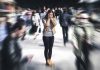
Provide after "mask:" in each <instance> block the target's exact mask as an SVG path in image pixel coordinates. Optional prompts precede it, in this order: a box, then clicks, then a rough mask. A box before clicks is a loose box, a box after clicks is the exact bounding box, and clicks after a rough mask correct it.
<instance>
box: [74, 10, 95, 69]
mask: <svg viewBox="0 0 100 70" xmlns="http://www.w3.org/2000/svg"><path fill="white" fill-rule="evenodd" d="M74 22H75V26H74V38H73V39H74V40H76V41H77V45H76V44H75V41H73V43H72V44H73V46H74V54H75V56H76V67H77V70H82V67H83V69H84V70H90V69H89V66H90V61H89V48H90V47H91V44H92V38H93V31H94V27H93V25H92V23H90V22H89V14H88V13H87V12H86V11H81V12H79V13H78V14H77V16H76V20H75V21H74Z"/></svg>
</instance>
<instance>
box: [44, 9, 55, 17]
mask: <svg viewBox="0 0 100 70" xmlns="http://www.w3.org/2000/svg"><path fill="white" fill-rule="evenodd" d="M49 13H53V18H55V13H54V12H53V11H52V10H48V12H47V14H46V16H45V19H48V14H49Z"/></svg>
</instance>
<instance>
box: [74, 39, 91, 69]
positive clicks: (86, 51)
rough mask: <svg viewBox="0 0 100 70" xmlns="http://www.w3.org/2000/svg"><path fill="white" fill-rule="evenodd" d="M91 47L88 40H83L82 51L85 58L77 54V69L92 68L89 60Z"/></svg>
mask: <svg viewBox="0 0 100 70" xmlns="http://www.w3.org/2000/svg"><path fill="white" fill-rule="evenodd" d="M89 47H91V45H90V44H88V43H87V42H86V41H83V42H82V53H83V57H84V60H83V59H81V58H80V57H78V56H76V58H77V59H76V67H77V70H91V69H90V67H91V64H90V60H89Z"/></svg>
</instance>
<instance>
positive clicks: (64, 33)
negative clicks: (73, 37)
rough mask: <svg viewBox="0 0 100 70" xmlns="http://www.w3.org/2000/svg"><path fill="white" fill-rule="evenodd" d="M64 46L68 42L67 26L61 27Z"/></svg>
mask: <svg viewBox="0 0 100 70" xmlns="http://www.w3.org/2000/svg"><path fill="white" fill-rule="evenodd" d="M62 31H63V42H64V45H65V44H66V42H67V41H68V26H62Z"/></svg>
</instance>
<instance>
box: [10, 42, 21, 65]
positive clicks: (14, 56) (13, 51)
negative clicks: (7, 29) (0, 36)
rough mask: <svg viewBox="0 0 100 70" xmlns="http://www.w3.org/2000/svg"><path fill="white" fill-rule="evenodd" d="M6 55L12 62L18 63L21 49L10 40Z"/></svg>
mask: <svg viewBox="0 0 100 70" xmlns="http://www.w3.org/2000/svg"><path fill="white" fill-rule="evenodd" d="M8 57H9V58H10V60H11V62H12V63H13V64H16V63H19V62H20V60H21V49H20V48H19V47H18V46H15V45H14V43H12V42H10V44H9V46H8Z"/></svg>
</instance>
